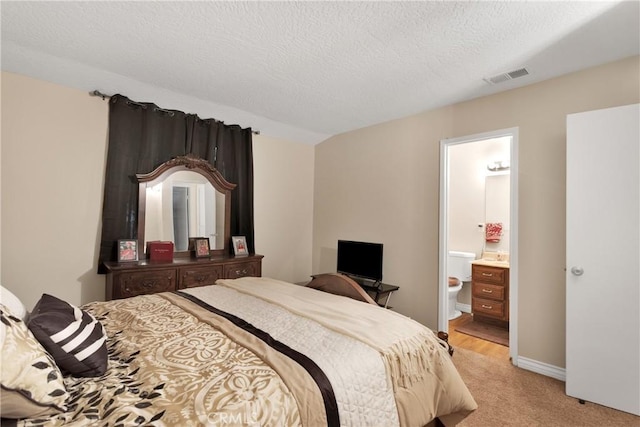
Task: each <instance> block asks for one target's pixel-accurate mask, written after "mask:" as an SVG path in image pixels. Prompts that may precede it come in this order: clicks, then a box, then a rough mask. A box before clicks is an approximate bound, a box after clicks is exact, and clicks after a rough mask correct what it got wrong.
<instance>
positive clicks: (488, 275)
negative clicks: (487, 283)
mask: <svg viewBox="0 0 640 427" xmlns="http://www.w3.org/2000/svg"><path fill="white" fill-rule="evenodd" d="M482 275H483V276H484V277H491V276H493V273H482Z"/></svg>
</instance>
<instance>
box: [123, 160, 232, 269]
mask: <svg viewBox="0 0 640 427" xmlns="http://www.w3.org/2000/svg"><path fill="white" fill-rule="evenodd" d="M136 178H137V179H138V184H139V187H138V241H139V242H141V243H142V247H141V250H146V246H147V242H150V241H155V240H161V241H171V242H173V243H174V251H175V253H174V256H177V257H181V256H189V238H194V237H205V238H208V239H209V248H210V249H211V255H224V254H227V253H228V252H229V251H228V249H229V248H228V245H229V238H230V230H231V226H230V215H231V190H233V189H234V188H235V187H236V185H235V184H232V183H230V182H228V181H227V180H225V179H224V178H223V177H222V175H221V174H220V172H218V171H217V170H216V169H215V168H213V166H211V164H210V163H209V162H207V161H206V160H204V159H201V158H199V157H195V156H193V155H186V156H179V157H176V158H174V159H171V160H169V161H167V162H165V163H163V164H162V165H160V166H158V167H157V168H156V169H155V170H154V171H152V172H150V173H145V174H137V175H136Z"/></svg>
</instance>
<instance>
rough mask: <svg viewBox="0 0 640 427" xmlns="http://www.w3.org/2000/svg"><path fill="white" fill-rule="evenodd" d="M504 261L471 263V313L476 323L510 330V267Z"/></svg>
mask: <svg viewBox="0 0 640 427" xmlns="http://www.w3.org/2000/svg"><path fill="white" fill-rule="evenodd" d="M507 265H508V263H506V262H503V261H489V260H482V259H481V260H476V261H473V262H472V263H471V270H472V272H471V277H472V278H471V311H472V313H473V320H474V321H481V322H487V323H492V324H494V325H497V326H502V327H504V328H509V267H507Z"/></svg>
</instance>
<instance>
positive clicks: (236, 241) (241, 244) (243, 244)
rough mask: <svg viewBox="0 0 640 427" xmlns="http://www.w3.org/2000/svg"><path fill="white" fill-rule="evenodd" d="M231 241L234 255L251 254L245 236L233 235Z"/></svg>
mask: <svg viewBox="0 0 640 427" xmlns="http://www.w3.org/2000/svg"><path fill="white" fill-rule="evenodd" d="M231 242H232V243H233V254H234V255H236V256H238V255H249V250H248V249H247V239H246V237H245V236H232V237H231Z"/></svg>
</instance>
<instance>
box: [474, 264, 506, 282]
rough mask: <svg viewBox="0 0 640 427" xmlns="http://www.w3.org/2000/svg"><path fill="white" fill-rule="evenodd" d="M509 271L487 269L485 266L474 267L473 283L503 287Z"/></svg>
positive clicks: (493, 268)
mask: <svg viewBox="0 0 640 427" xmlns="http://www.w3.org/2000/svg"><path fill="white" fill-rule="evenodd" d="M508 271H509V270H507V269H505V268H497V267H487V266H484V265H474V266H473V270H472V276H473V277H472V279H473V281H474V282H475V281H478V282H485V283H495V284H499V285H502V284H504V283H506V278H507V275H508Z"/></svg>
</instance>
